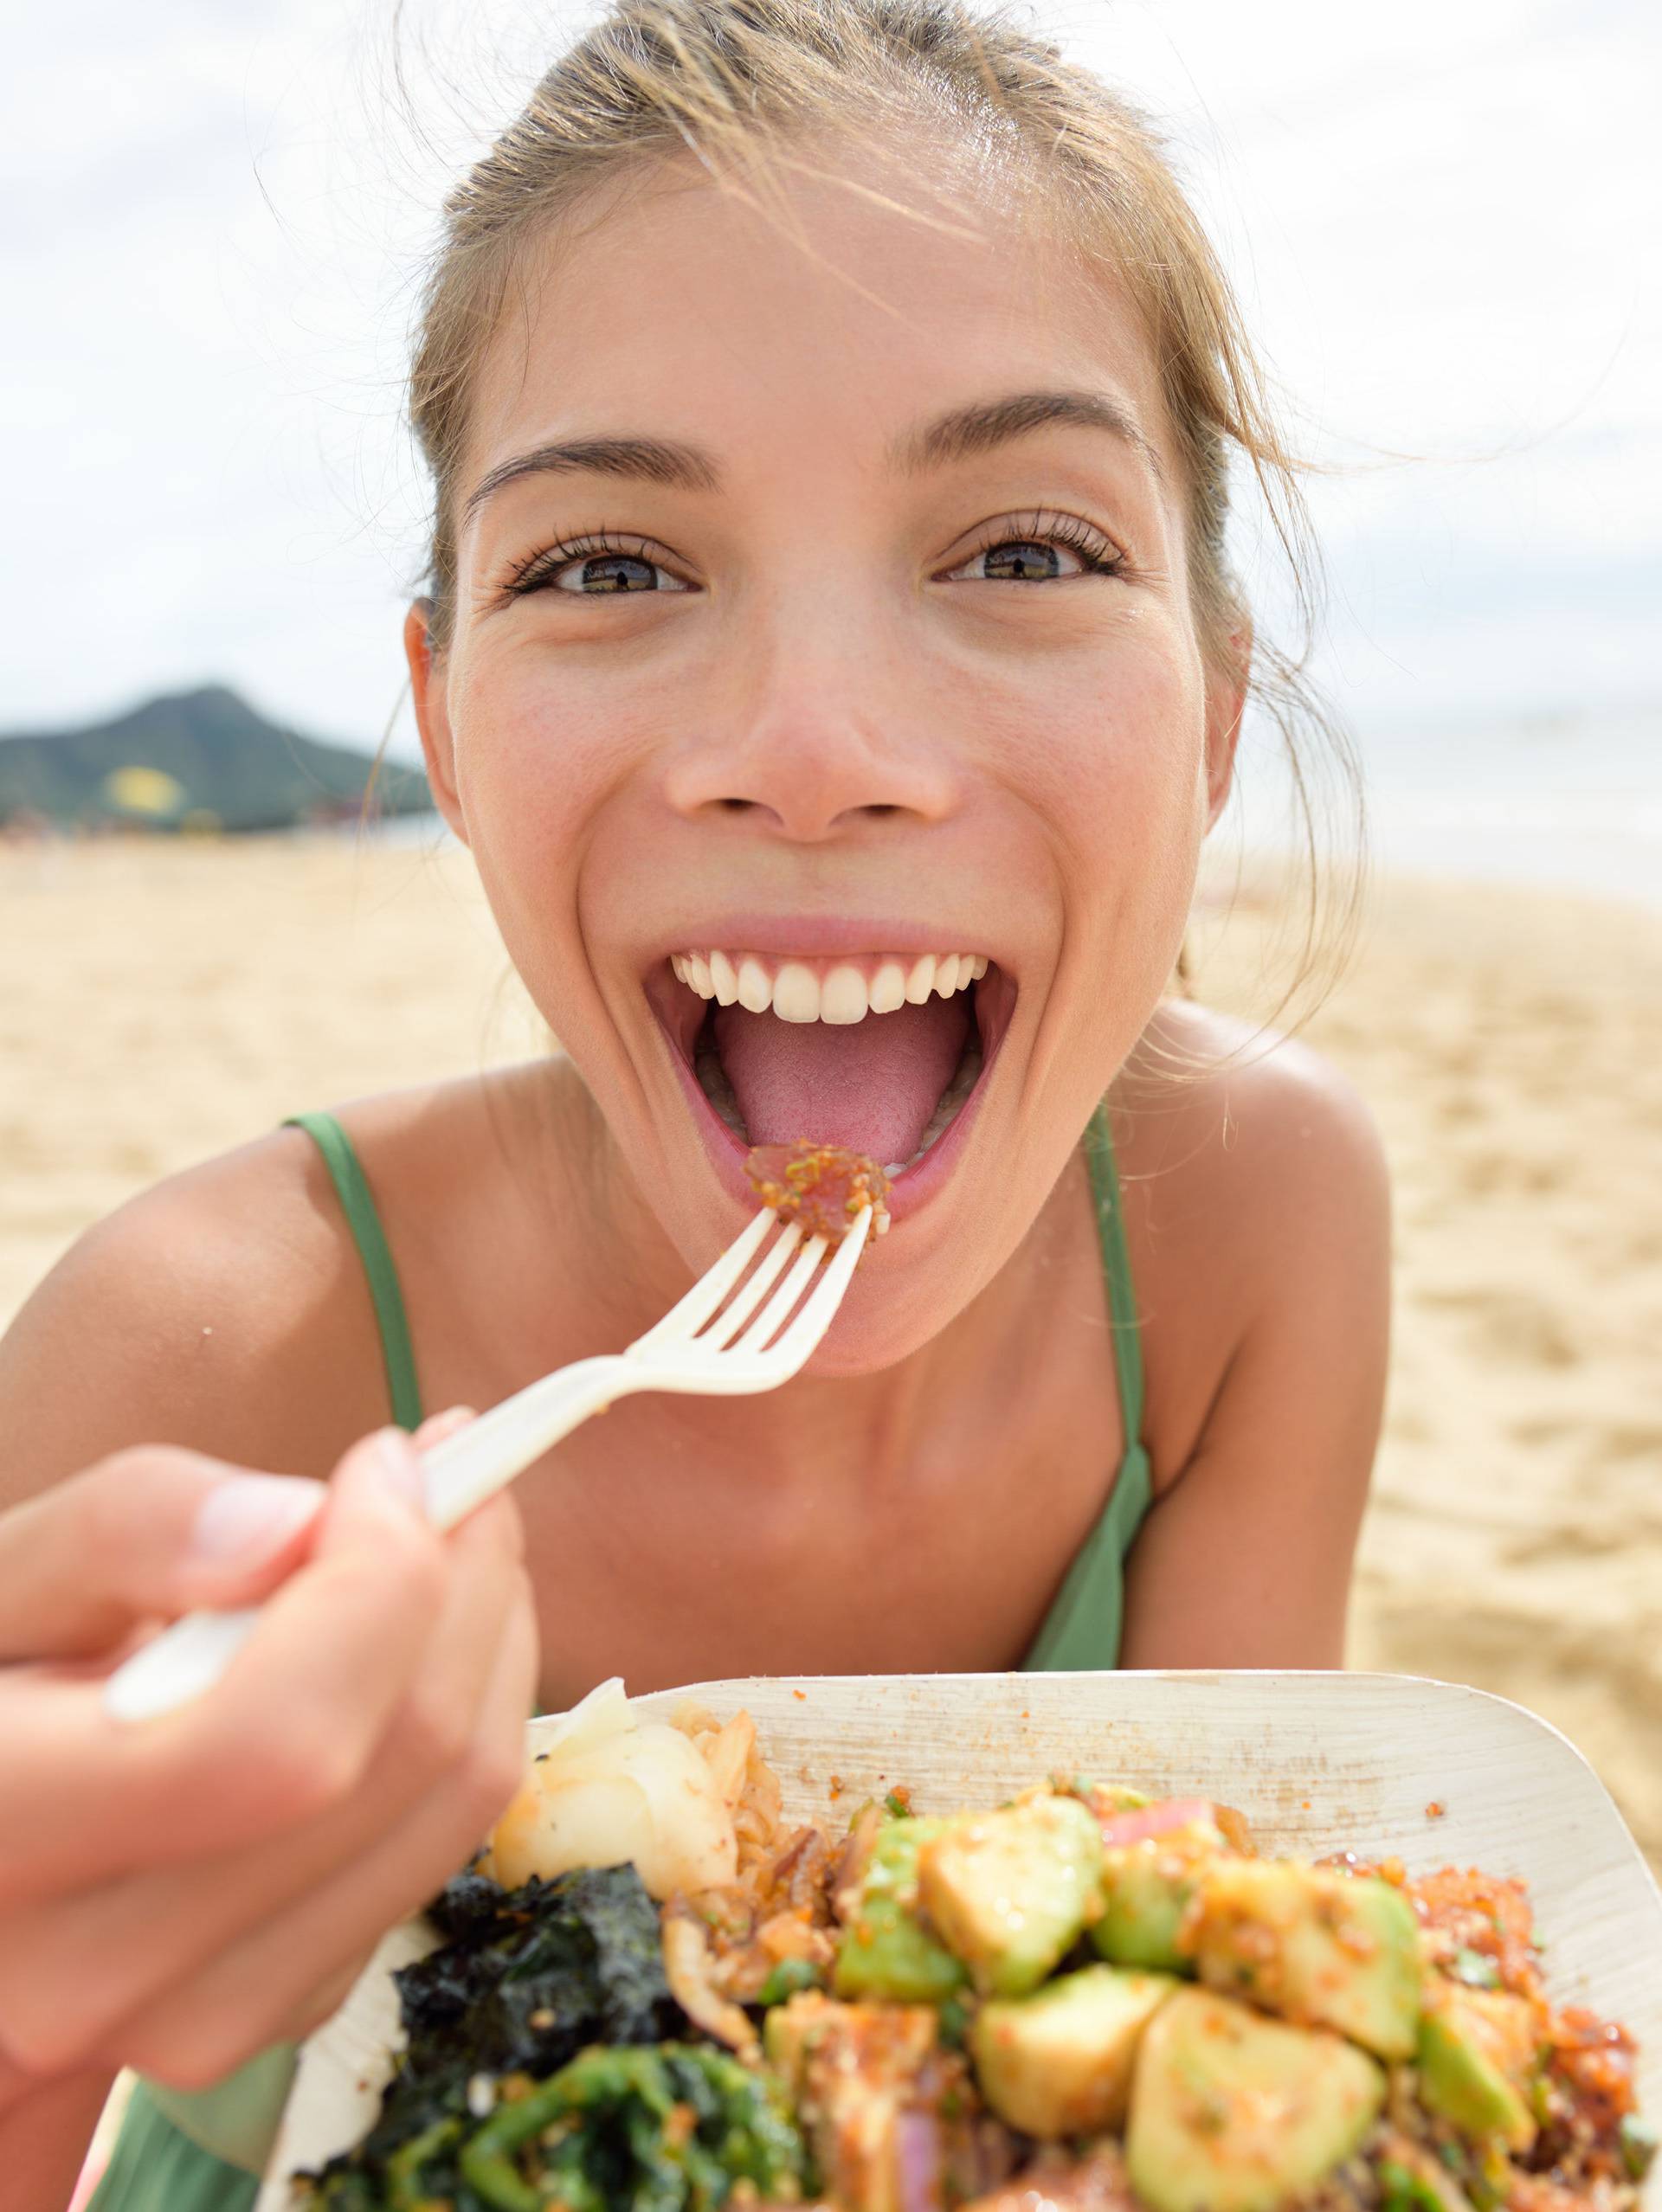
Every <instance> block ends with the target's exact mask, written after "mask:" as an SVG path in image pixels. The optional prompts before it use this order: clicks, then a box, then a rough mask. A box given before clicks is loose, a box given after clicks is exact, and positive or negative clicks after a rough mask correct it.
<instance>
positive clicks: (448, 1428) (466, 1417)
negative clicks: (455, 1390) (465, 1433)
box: [415, 1405, 479, 1450]
mask: <svg viewBox="0 0 1662 2212" xmlns="http://www.w3.org/2000/svg"><path fill="white" fill-rule="evenodd" d="M478 1418H479V1416H478V1414H477V1413H475V1412H474V1411H473V1407H472V1406H471V1405H448V1406H447V1407H446V1408H445V1410H444V1411H443V1412H442V1413H429V1414H428V1417H427V1418H426V1420H425V1421H423V1422H422V1425H421V1427H420V1428H419V1429H417V1430H416V1431H415V1444H416V1449H417V1450H424V1449H425V1448H426V1447H427V1446H428V1445H429V1444H442V1443H443V1442H444V1439H445V1438H446V1437H453V1436H454V1434H455V1433H456V1431H457V1430H458V1429H465V1428H466V1427H467V1424H468V1423H469V1422H470V1421H476V1420H477V1419H478Z"/></svg>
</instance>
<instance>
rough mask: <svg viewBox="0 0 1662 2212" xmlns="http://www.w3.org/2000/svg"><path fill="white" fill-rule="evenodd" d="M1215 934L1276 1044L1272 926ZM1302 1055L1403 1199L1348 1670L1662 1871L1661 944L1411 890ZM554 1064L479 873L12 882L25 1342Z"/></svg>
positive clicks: (216, 862)
mask: <svg viewBox="0 0 1662 2212" xmlns="http://www.w3.org/2000/svg"><path fill="white" fill-rule="evenodd" d="M1216 919H1217V916H1216V915H1215V913H1213V914H1210V915H1208V917H1207V921H1206V925H1205V926H1204V927H1203V928H1202V929H1201V931H1200V932H1199V933H1198V934H1199V936H1200V937H1201V939H1202V940H1203V941H1204V942H1203V947H1202V951H1201V995H1202V996H1204V997H1206V998H1208V1000H1213V1001H1214V1002H1216V1003H1219V1004H1221V1005H1225V1006H1231V1007H1234V1009H1235V1010H1237V1011H1240V1012H1245V1013H1250V1014H1253V1015H1254V1016H1256V1015H1259V1014H1261V1013H1263V1011H1264V1010H1265V1006H1266V998H1265V993H1264V991H1263V989H1262V987H1261V981H1260V968H1261V963H1262V957H1263V954H1264V948H1265V946H1266V942H1268V939H1269V937H1270V936H1271V934H1272V916H1271V913H1270V911H1269V910H1268V907H1267V904H1266V902H1265V901H1264V899H1263V898H1262V897H1259V898H1257V899H1254V898H1250V897H1249V898H1247V899H1246V901H1245V903H1243V904H1240V906H1238V908H1237V910H1236V911H1235V912H1234V915H1233V916H1232V918H1231V920H1230V922H1229V923H1228V926H1227V929H1224V930H1223V931H1222V932H1221V935H1220V934H1219V932H1218V930H1217V929H1216V927H1215V923H1216ZM1214 940H1215V942H1214ZM1305 1034H1306V1035H1307V1036H1308V1038H1309V1039H1310V1041H1311V1043H1312V1044H1314V1045H1317V1047H1318V1048H1319V1049H1321V1050H1323V1051H1325V1052H1327V1053H1329V1054H1330V1056H1331V1057H1332V1058H1333V1059H1334V1060H1336V1061H1337V1063H1338V1064H1339V1065H1340V1066H1341V1067H1343V1069H1345V1070H1346V1071H1348V1073H1349V1074H1350V1076H1351V1077H1353V1078H1354V1079H1355V1081H1356V1083H1358V1084H1359V1086H1360V1087H1361V1089H1362V1091H1363V1092H1364V1093H1365V1095H1366V1096H1368V1098H1369V1100H1370V1101H1371V1102H1372V1104H1373V1106H1374V1109H1375V1112H1376V1113H1377V1115H1378V1117H1379V1120H1380V1122H1381V1125H1382V1129H1383V1131H1384V1135H1385V1139H1386V1143H1387V1146H1388V1151H1389V1154H1390V1158H1391V1162H1392V1167H1393V1170H1394V1174H1395V1186H1396V1205H1397V1233H1396V1243H1397V1255H1398V1291H1397V1305H1396V1335H1395V1355H1394V1361H1393V1375H1392V1384H1391V1393H1390V1404H1389V1413H1388V1424H1387V1429H1386V1435H1385V1441H1384V1446H1383V1450H1382V1455H1381V1458H1380V1463H1379V1469H1378V1474H1377V1476H1376V1482H1375V1495H1374V1501H1373V1504H1372V1508H1371V1510H1370V1513H1369V1520H1368V1523H1367V1527H1366V1530H1365V1534H1364V1538H1363V1543H1362V1557H1361V1563H1360V1568H1359V1574H1358V1583H1357V1595H1356V1605H1355V1609H1354V1612H1353V1632H1352V1641H1351V1652H1350V1658H1351V1662H1352V1663H1353V1664H1354V1665H1356V1666H1359V1667H1376V1668H1383V1669H1391V1670H1394V1671H1402V1672H1408V1673H1418V1674H1428V1675H1441V1676H1444V1677H1446V1678H1447V1679H1450V1680H1453V1681H1457V1682H1472V1683H1474V1684H1477V1685H1478V1686H1479V1687H1480V1688H1485V1689H1490V1690H1494V1691H1498V1692H1499V1693H1500V1694H1503V1695H1504V1696H1507V1697H1511V1698H1516V1699H1517V1700H1518V1701H1521V1702H1522V1703H1523V1704H1525V1705H1528V1706H1530V1707H1533V1708H1534V1709H1535V1710H1536V1712H1538V1713H1540V1714H1543V1715H1545V1716H1546V1717H1547V1718H1548V1719H1549V1720H1552V1721H1554V1722H1556V1724H1557V1725H1558V1726H1559V1727H1562V1729H1564V1731H1565V1732H1566V1733H1568V1734H1569V1736H1570V1737H1571V1738H1572V1739H1573V1740H1574V1741H1575V1743H1577V1744H1578V1745H1579V1746H1581V1749H1582V1750H1583V1751H1584V1752H1586V1753H1587V1755H1588V1757H1589V1758H1590V1759H1592V1760H1593V1762H1594V1765H1595V1766H1596V1767H1597V1768H1598V1770H1599V1772H1600V1773H1601V1775H1602V1776H1603V1777H1604V1778H1605V1780H1606V1781H1607V1783H1608V1784H1609V1785H1610V1787H1611V1788H1612V1790H1613V1791H1614V1793H1615V1795H1616V1797H1617V1798H1618V1800H1619V1802H1620V1804H1621V1806H1622V1808H1623V1810H1624V1811H1625V1812H1626V1814H1627V1818H1628V1820H1629V1822H1630V1823H1631V1824H1632V1826H1633V1829H1634V1830H1635V1832H1636V1833H1637V1834H1638V1835H1639V1837H1640V1839H1641V1841H1642V1842H1643V1843H1644V1845H1645V1847H1646V1849H1647V1850H1648V1852H1649V1853H1650V1855H1651V1856H1652V1862H1653V1863H1654V1864H1657V1865H1659V1866H1662V1379H1659V1377H1662V1174H1659V1172H1658V1168H1659V1155H1662V1049H1659V1048H1662V916H1659V915H1655V914H1645V913H1642V912H1639V911H1637V910H1631V911H1630V910H1624V909H1621V908H1618V907H1601V906H1600V905H1598V904H1596V903H1589V902H1581V901H1577V900H1574V899H1570V898H1567V897H1558V896H1556V895H1555V896H1551V897H1546V896H1538V895H1536V894H1535V893H1534V892H1531V891H1511V890H1502V889H1494V888H1485V889H1480V890H1479V889H1475V888H1463V887H1459V886H1444V885H1433V884H1408V883H1406V882H1403V883H1395V884H1386V885H1384V886H1382V887H1380V888H1378V889H1377V890H1376V891H1375V896H1374V897H1373V900H1372V902H1371V906H1370V916H1369V924H1368V928H1367V931H1366V935H1365V937H1364V941H1363V942H1362V947H1361V949H1360V951H1359V953H1358V955H1357V956H1356V959H1355V961H1354V962H1353V964H1352V966H1351V968H1350V971H1349V973H1348V974H1347V976H1346V978H1345V980H1344V981H1343V984H1342V986H1341V987H1340V988H1339V990H1338V991H1337V993H1336V994H1335V995H1333V996H1332V997H1331V998H1330V1000H1329V1001H1328V1003H1327V1004H1326V1006H1324V1008H1323V1010H1322V1011H1321V1012H1320V1013H1318V1014H1317V1016H1316V1018H1315V1019H1313V1021H1312V1022H1311V1024H1310V1025H1309V1026H1308V1028H1307V1030H1306V1032H1305ZM545 1041H546V1038H545V1032H544V1029H543V1026H542V1025H541V1023H540V1021H539V1020H538V1017H537V1016H536V1014H535V1013H534V1011H533V1010H532V1009H531V1006H530V1005H529V1003H528V1001H527V1000H525V996H524V994H523V993H522V991H521V990H520V988H519V985H518V983H517V981H514V980H513V979H512V976H511V972H510V971H509V969H508V965H507V960H506V954H505V953H504V951H503V949H502V947H501V945H500V942H499V940H498V938H497V936H496V934H495V930H494V927H493V923H492V922H491V919H490V916H489V914H488V911H487V910H486V906H485V903H484V900H483V897H482V894H481V893H480V890H479V887H478V884H477V882H476V879H475V878H474V877H473V871H472V866H471V863H470V862H469V861H468V860H467V857H466V856H465V855H464V854H462V853H461V852H460V851H459V850H457V849H456V848H454V846H452V847H448V848H447V849H445V850H444V851H442V852H437V851H435V852H422V851H419V850H411V849H407V848H406V849H399V848H394V847H389V846H364V847H363V848H361V849H360V848H358V846H355V845H354V843H353V842H352V841H351V839H325V838H313V839H293V840H285V839H258V840H251V841H241V842H236V843H233V844H225V845H213V844H179V843H173V842H160V841H158V842H156V843H145V842H135V843H127V842H121V843H110V844H100V845H98V846H87V847H82V848H80V849H70V848H48V849H44V850H35V849H27V848H21V847H7V846H3V845H0V1167H3V1173H0V1324H3V1323H4V1322H5V1321H9V1320H10V1315H12V1313H13V1312H15V1310H16V1308H17V1307H18V1306H19V1305H20V1304H21V1303H22V1302H23V1299H24V1298H25V1296H27V1295H28V1293H29V1289H31V1287H32V1286H33V1284H34V1283H35V1282H36V1281H38V1279H39V1278H40V1277H41V1276H42V1275H43V1274H44V1273H45V1272H46V1270H47V1269H48V1267H50V1266H51V1264H53V1262H54V1261H55V1259H56V1258H57V1257H59V1255H60V1254H61V1252H62V1251H65V1249H66V1248H67V1247H68V1245H69V1244H70V1243H71V1242H72V1241H73V1240H74V1238H75V1237H76V1235H77V1234H78V1233H79V1232H80V1231H81V1230H82V1229H83V1228H84V1227H85V1226H86V1225H87V1224H88V1223H89V1222H91V1221H93V1220H94V1219H97V1218H98V1217H100V1215H102V1214H104V1213H106V1212H109V1211H110V1210H111V1209H112V1208H113V1207H114V1206H119V1204H120V1203H121V1202H122V1201H123V1200H124V1199H126V1198H127V1197H129V1196H130V1195H131V1194H132V1193H134V1192H136V1191H138V1190H139V1189H141V1188H143V1187H144V1186H146V1185H147V1184H149V1183H151V1182H153V1181H155V1180H157V1179H158V1178H159V1177H161V1176H164V1175H166V1174H171V1173H172V1172H174V1171H175V1170H177V1169H178V1168H182V1167H186V1166H188V1165H189V1164H190V1162H192V1161H197V1160H201V1159H203V1158H204V1157H206V1156H208V1155H209V1154H214V1153H216V1152H220V1151H222V1150H225V1149H227V1148H229V1147H231V1146H234V1145H236V1144H239V1143H242V1142H245V1141H248V1140H249V1139H250V1138H252V1137H254V1136H256V1135H259V1134H260V1133H261V1132H262V1131H264V1130H266V1129H269V1128H271V1127H272V1126H273V1125H274V1123H275V1122H278V1121H279V1120H280V1119H281V1117H282V1116H284V1115H285V1114H288V1113H293V1112H297V1111H300V1110H301V1109H306V1108H308V1107H318V1106H325V1105H329V1104H332V1103H338V1102H340V1101H343V1100H346V1099H350V1098H351V1097H354V1096H361V1095H363V1094H364V1093H366V1092H370V1091H376V1090H386V1089H390V1088H393V1087H396V1086H397V1085H400V1084H404V1083H416V1082H421V1081H423V1080H430V1079H432V1078H433V1077H439V1076H443V1075H451V1074H460V1073H464V1072H467V1071H476V1070H477V1069H479V1068H480V1067H481V1066H483V1065H487V1064H497V1063H500V1062H506V1061H513V1060H519V1059H523V1058H528V1057H530V1056H531V1055H532V1054H534V1053H536V1052H537V1051H540V1050H542V1049H543V1048H544V1044H545Z"/></svg>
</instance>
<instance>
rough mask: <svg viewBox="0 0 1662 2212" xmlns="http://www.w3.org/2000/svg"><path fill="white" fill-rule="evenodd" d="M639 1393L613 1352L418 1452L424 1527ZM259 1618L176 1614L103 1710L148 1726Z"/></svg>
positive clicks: (480, 1498) (126, 1669) (124, 1668)
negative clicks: (597, 1415)
mask: <svg viewBox="0 0 1662 2212" xmlns="http://www.w3.org/2000/svg"><path fill="white" fill-rule="evenodd" d="M639 1387H640V1385H639V1383H638V1382H637V1381H636V1380H635V1376H634V1374H633V1373H632V1372H631V1368H630V1366H629V1363H628V1362H627V1361H626V1360H622V1359H621V1358H619V1357H618V1356H617V1355H616V1354H609V1355H608V1356H606V1357H604V1358H602V1359H597V1360H578V1361H577V1364H576V1365H575V1366H570V1367H562V1368H560V1369H558V1370H557V1373H553V1374H551V1375H544V1377H543V1378H542V1379H541V1380H540V1381H538V1382H534V1383H531V1385H530V1386H528V1387H527V1388H525V1390H520V1391H516V1392H514V1394H513V1396H512V1398H505V1399H503V1401H502V1403H501V1404H500V1405H493V1407H492V1408H491V1410H490V1411H489V1412H488V1413H481V1414H480V1417H479V1418H478V1419H477V1420H476V1421H470V1422H469V1423H468V1424H467V1427H466V1428H465V1429H461V1430H459V1431H457V1433H456V1434H455V1435H454V1436H453V1437H446V1438H445V1440H444V1442H443V1443H442V1444H435V1445H434V1446H433V1447H432V1449H431V1450H428V1451H424V1452H423V1453H422V1475H423V1476H424V1477H425V1478H426V1485H427V1515H428V1520H429V1521H431V1522H432V1524H433V1526H434V1527H435V1528H440V1529H443V1528H454V1527H455V1525H456V1523H457V1522H458V1521H461V1519H462V1518H463V1516H464V1515H465V1514H469V1513H471V1512H472V1511H473V1508H474V1507H475V1506H476V1505H482V1504H483V1503H484V1501H485V1500H486V1498H488V1497H490V1496H492V1495H493V1494H494V1493H495V1492H496V1491H498V1490H499V1489H503V1488H504V1487H505V1485H506V1484H507V1483H509V1482H512V1480H513V1478H514V1476H516V1475H519V1474H520V1473H522V1472H523V1471H524V1470H525V1469H526V1468H527V1467H529V1466H530V1464H531V1461H532V1460H533V1459H538V1458H540V1457H541V1456H542V1455H543V1453H544V1452H545V1451H547V1450H549V1449H550V1448H551V1446H552V1445H554V1444H558V1442H559V1441H560V1439H561V1437H568V1436H570V1433H571V1431H572V1430H573V1429H575V1428H577V1427H578V1426H579V1425H580V1424H582V1423H583V1422H584V1421H586V1420H587V1419H588V1418H589V1416H590V1414H593V1413H599V1412H601V1411H603V1410H604V1409H605V1407H606V1406H608V1405H609V1404H610V1403H611V1401H612V1399H615V1398H621V1397H622V1395H623V1393H624V1392H625V1391H627V1390H628V1389H631V1388H637V1389H638V1388H639ZM260 1617H261V1608H260V1607H259V1606H258V1605H244V1606H239V1607H237V1608H236V1609H235V1611H228V1612H195V1613H186V1614H184V1616H183V1617H181V1618H180V1619H178V1620H177V1621H175V1622H174V1623H173V1624H172V1626H171V1628H167V1629H164V1630H163V1631H162V1633H161V1634H160V1636H154V1637H152V1638H151V1641H150V1643H146V1644H145V1645H144V1646H143V1647H142V1648H141V1649H139V1650H138V1651H135V1652H134V1653H133V1655H132V1658H131V1659H128V1660H126V1662H124V1663H123V1664H122V1665H121V1666H119V1667H118V1668H117V1669H116V1670H115V1672H114V1673H113V1675H111V1676H110V1678H109V1680H108V1682H106V1683H105V1685H104V1704H105V1708H106V1711H107V1712H108V1713H110V1714H112V1715H113V1718H114V1719H116V1720H150V1719H151V1718H152V1717H153V1716H154V1715H155V1714H159V1713H171V1712H172V1711H173V1710H174V1709H175V1707H178V1706H181V1705H186V1704H188V1703H189V1702H190V1700H191V1699H192V1698H193V1697H201V1696H202V1695H203V1694H204V1693H205V1692H206V1691H208V1690H210V1689H211V1688H213V1686H214V1684H215V1683H216V1682H218V1681H219V1679H220V1677H221V1676H222V1675H223V1674H224V1672H225V1669H227V1668H228V1667H229V1665H230V1663H231V1662H232V1660H233V1659H235V1656H236V1655H237V1653H238V1652H239V1651H240V1650H241V1649H242V1647H243V1645H244V1644H245V1643H247V1642H248V1638H249V1637H250V1636H252V1635H253V1634H254V1630H255V1629H256V1628H257V1627H258V1626H259V1624H260Z"/></svg>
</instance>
